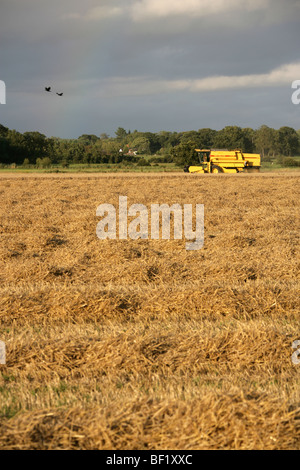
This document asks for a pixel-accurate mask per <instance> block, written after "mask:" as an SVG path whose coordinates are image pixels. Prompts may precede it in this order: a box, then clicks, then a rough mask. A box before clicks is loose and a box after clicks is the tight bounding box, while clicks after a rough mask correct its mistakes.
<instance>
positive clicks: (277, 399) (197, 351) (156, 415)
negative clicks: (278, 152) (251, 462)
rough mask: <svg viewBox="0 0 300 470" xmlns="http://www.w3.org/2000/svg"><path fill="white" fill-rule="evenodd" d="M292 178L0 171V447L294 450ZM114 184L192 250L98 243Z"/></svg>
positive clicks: (115, 193) (177, 244)
mask: <svg viewBox="0 0 300 470" xmlns="http://www.w3.org/2000/svg"><path fill="white" fill-rule="evenodd" d="M299 179H300V174H299V173H293V174H288V173H287V174H282V173H281V174H280V173H277V174H276V173H272V174H263V175H260V174H257V175H236V176H231V175H214V176H210V175H204V176H196V177H195V176H193V175H184V174H179V175H175V174H174V175H172V174H168V175H128V174H127V175H126V176H123V175H120V174H118V175H106V176H103V175H97V176H96V175H89V176H87V175H82V174H81V175H80V176H76V175H56V176H53V175H51V176H50V175H47V176H45V177H44V176H35V175H26V176H22V175H18V176H17V177H14V176H11V175H5V176H1V177H0V193H1V207H0V212H1V221H0V229H1V246H0V259H1V269H0V280H1V291H0V293H1V304H0V339H1V340H2V341H5V343H6V364H5V365H0V448H2V449H114V450H116V449H122V450H134V449H141V450H143V449H151V450H154V449H156V450H158V449H172V450H174V449H181V450H187V449H189V450H191V449H300V365H295V364H293V363H292V361H291V355H292V353H293V350H292V342H293V341H294V340H296V339H299V338H300V322H299V271H300V269H299V267H300V262H299V238H298V237H299ZM119 195H127V196H128V205H131V204H132V203H142V204H146V205H147V206H148V207H150V204H152V203H167V204H170V205H171V204H173V203H179V204H185V203H191V204H193V205H195V204H197V203H198V204H200V203H203V204H204V205H205V242H204V247H203V248H202V249H201V250H198V251H187V250H186V249H185V240H184V239H183V240H173V239H172V240H170V241H166V240H131V239H129V240H118V239H117V240H104V241H101V240H99V239H98V238H97V237H96V225H97V223H98V222H99V217H96V208H97V207H98V205H99V204H101V203H104V202H105V203H112V204H114V205H115V206H116V207H117V206H118V198H119ZM193 207H194V206H193Z"/></svg>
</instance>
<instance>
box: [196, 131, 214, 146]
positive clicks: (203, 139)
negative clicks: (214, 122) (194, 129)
mask: <svg viewBox="0 0 300 470" xmlns="http://www.w3.org/2000/svg"><path fill="white" fill-rule="evenodd" d="M216 135H217V131H215V130H214V129H209V128H203V129H199V130H198V136H199V140H200V147H201V148H203V149H210V148H212V146H213V143H214V139H215V137H216Z"/></svg>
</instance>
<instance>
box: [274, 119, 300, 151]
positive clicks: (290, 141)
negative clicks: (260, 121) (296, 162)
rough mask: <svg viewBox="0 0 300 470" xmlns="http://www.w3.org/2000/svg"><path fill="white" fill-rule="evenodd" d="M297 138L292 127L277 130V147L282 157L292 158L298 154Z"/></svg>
mask: <svg viewBox="0 0 300 470" xmlns="http://www.w3.org/2000/svg"><path fill="white" fill-rule="evenodd" d="M299 143H300V140H299V136H298V134H297V132H296V131H295V129H293V128H292V127H287V126H284V127H281V128H280V129H278V147H279V151H280V153H281V154H282V155H287V156H289V157H290V156H293V155H296V154H297V153H298V152H299Z"/></svg>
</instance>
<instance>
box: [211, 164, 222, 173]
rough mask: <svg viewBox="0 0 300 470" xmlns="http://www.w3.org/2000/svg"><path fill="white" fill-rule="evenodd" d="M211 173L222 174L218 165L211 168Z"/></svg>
mask: <svg viewBox="0 0 300 470" xmlns="http://www.w3.org/2000/svg"><path fill="white" fill-rule="evenodd" d="M211 172H212V173H223V171H222V168H220V167H219V166H218V165H213V166H212V168H211Z"/></svg>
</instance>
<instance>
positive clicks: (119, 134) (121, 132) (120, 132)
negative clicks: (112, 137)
mask: <svg viewBox="0 0 300 470" xmlns="http://www.w3.org/2000/svg"><path fill="white" fill-rule="evenodd" d="M115 134H116V138H117V139H118V140H122V139H125V137H126V136H127V132H126V130H125V129H123V127H118V129H117V130H116V131H115Z"/></svg>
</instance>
